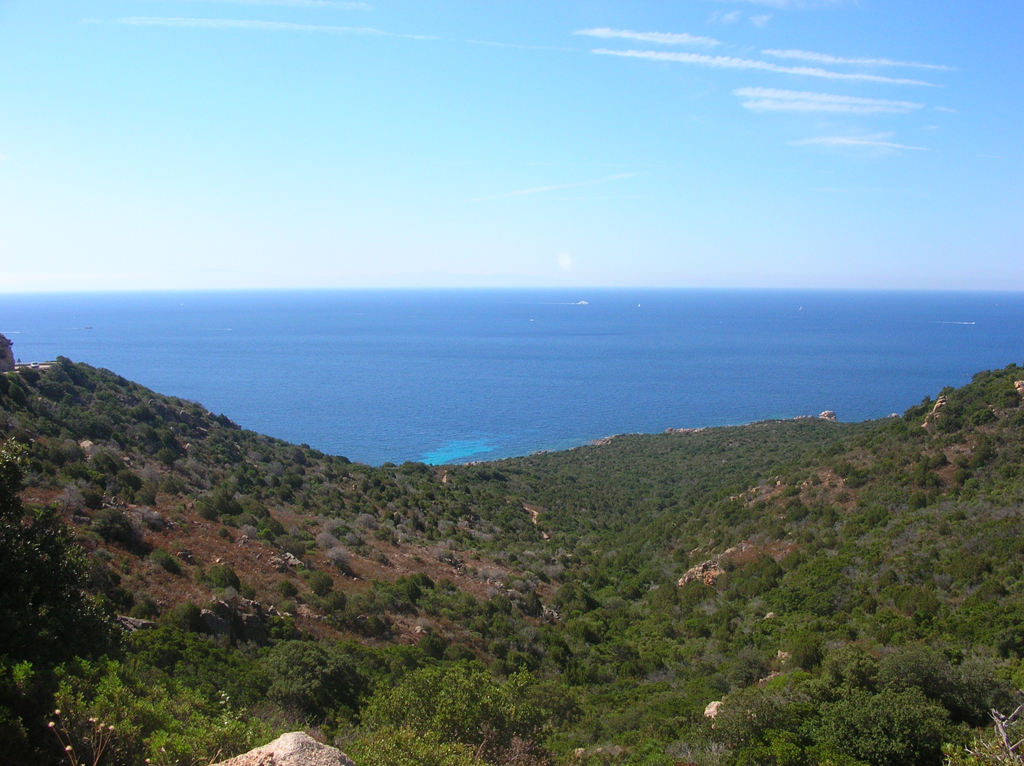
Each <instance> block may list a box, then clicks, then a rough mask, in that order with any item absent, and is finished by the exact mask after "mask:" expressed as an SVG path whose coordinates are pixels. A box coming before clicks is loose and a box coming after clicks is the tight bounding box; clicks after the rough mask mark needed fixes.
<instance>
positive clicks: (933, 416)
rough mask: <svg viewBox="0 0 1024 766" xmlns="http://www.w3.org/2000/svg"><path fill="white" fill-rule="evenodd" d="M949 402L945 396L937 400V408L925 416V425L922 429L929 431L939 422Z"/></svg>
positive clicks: (922, 425)
mask: <svg viewBox="0 0 1024 766" xmlns="http://www.w3.org/2000/svg"><path fill="white" fill-rule="evenodd" d="M947 401H948V399H946V397H945V396H940V397H939V398H938V399H936V400H935V406H934V407H932V411H931V412H929V413H928V414H927V415H926V416H925V419H924V423H922V424H921V428H924V429H925V430H927V429H928V427H929V426H931V425H933V424H934V423H935V421H936V420H938V417H939V415H940V414H941V413H942V409H943V407H945V406H946V402H947Z"/></svg>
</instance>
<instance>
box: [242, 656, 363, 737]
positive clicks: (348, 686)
mask: <svg viewBox="0 0 1024 766" xmlns="http://www.w3.org/2000/svg"><path fill="white" fill-rule="evenodd" d="M260 671H261V673H262V674H263V675H264V677H265V678H266V679H267V681H268V686H267V697H268V698H269V699H270V700H271V701H273V702H275V703H277V704H279V705H281V706H282V707H284V708H285V709H288V710H291V711H294V712H297V713H299V714H301V715H302V716H304V717H305V718H306V720H309V721H323V720H325V719H328V718H330V719H332V720H336V721H343V720H347V719H349V718H351V716H352V715H353V713H354V712H355V711H356V710H357V709H358V707H359V699H360V697H361V696H362V695H363V694H364V693H365V691H366V686H367V681H366V679H365V678H364V677H363V676H362V675H361V674H360V673H359V672H358V671H357V669H356V663H355V662H354V661H353V658H352V655H351V653H350V651H349V650H348V649H346V648H344V647H343V646H341V645H338V644H333V645H332V644H318V643H312V642H308V641H282V642H280V643H279V644H277V645H276V646H274V647H273V648H272V649H270V650H269V651H268V652H267V653H266V654H265V655H264V656H263V657H262V659H261V660H260Z"/></svg>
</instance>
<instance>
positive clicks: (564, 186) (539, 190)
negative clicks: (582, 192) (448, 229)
mask: <svg viewBox="0 0 1024 766" xmlns="http://www.w3.org/2000/svg"><path fill="white" fill-rule="evenodd" d="M636 175H637V174H636V173H616V174H615V175H613V176H605V177H604V178H593V179H590V180H589V181H577V182H576V183H571V184H556V185H554V186H534V187H533V188H530V189H520V190H519V191H514V192H508V193H507V194H495V195H494V196H491V197H476V198H474V199H471V200H468V201H469V202H484V201H485V200H492V199H507V198H508V197H523V196H525V195H527V194H541V193H543V192H549V191H556V190H558V189H575V188H576V187H578V186H592V185H593V184H603V183H606V182H608V181H620V180H622V179H623V178H633V177H635V176H636Z"/></svg>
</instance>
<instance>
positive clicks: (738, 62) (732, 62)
mask: <svg viewBox="0 0 1024 766" xmlns="http://www.w3.org/2000/svg"><path fill="white" fill-rule="evenodd" d="M591 52H592V53H596V54H599V55H602V56H624V57H627V58H638V59H653V60H654V61H675V62H678V63H680V64H697V65H699V66H707V67H716V68H720V69H759V70H761V71H765V72H780V73H783V74H797V75H804V76H806V77H821V78H824V79H827V80H859V81H863V82H884V83H889V84H891V85H925V86H928V87H931V88H937V87H939V86H937V85H935V83H930V82H924V81H923V80H909V79H906V78H898V77H883V76H881V75H875V74H861V73H847V72H832V71H830V70H827V69H818V68H816V67H790V66H779V65H778V64H772V63H770V62H768V61H755V60H753V59H741V58H735V57H733V56H708V55H707V54H704V53H667V52H663V51H636V50H627V51H613V50H609V49H607V48H597V49H596V50H593V51H591Z"/></svg>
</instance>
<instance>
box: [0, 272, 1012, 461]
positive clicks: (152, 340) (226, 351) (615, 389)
mask: <svg viewBox="0 0 1024 766" xmlns="http://www.w3.org/2000/svg"><path fill="white" fill-rule="evenodd" d="M580 301H585V304H580V303H579V302H580ZM87 328H88V329H87ZM0 332H2V333H4V334H7V335H8V337H10V338H11V339H12V340H13V341H14V344H15V345H14V350H15V353H16V355H17V356H18V357H19V358H21V359H23V360H25V361H29V360H37V361H38V360H45V359H49V358H53V357H54V356H56V355H58V354H63V355H64V356H68V357H70V358H72V359H74V360H76V361H84V362H88V363H90V364H94V365H97V366H100V367H107V368H109V369H111V370H114V371H116V372H117V373H119V374H121V375H123V376H125V377H127V378H131V379H133V380H136V381H138V382H140V383H142V384H144V385H147V386H149V387H151V388H154V389H156V390H158V391H161V392H163V393H167V394H174V395H178V396H183V397H186V398H189V399H193V400H197V401H199V402H202V403H203V404H204V405H205V406H207V407H209V408H210V409H212V410H214V411H215V412H223V413H224V414H226V415H228V416H229V417H230V418H231V419H233V420H235V421H236V422H238V423H240V424H241V425H243V426H245V427H246V428H251V429H254V430H257V431H261V432H264V433H268V434H271V435H273V436H277V437H280V438H283V439H288V440H290V441H294V442H299V443H307V444H310V445H312V446H314V447H317V448H318V449H321V450H324V451H326V452H330V453H334V454H342V455H346V456H348V457H350V458H352V459H354V460H361V461H365V462H370V463H381V462H385V461H391V462H402V461H404V460H426V461H429V462H432V463H448V462H464V461H468V460H483V459H492V458H497V457H503V456H508V455H517V454H525V453H529V452H532V451H535V450H542V449H547V450H552V449H564V448H567V447H571V446H575V445H578V444H582V443H585V442H587V441H589V440H592V439H596V438H600V437H602V436H607V435H610V434H614V433H624V432H658V431H663V430H664V429H665V428H668V427H674V428H679V427H699V426H714V425H727V424H735V423H744V422H750V421H754V420H762V419H766V418H785V417H794V416H796V415H801V414H817V413H819V412H821V411H822V410H826V409H830V410H835V411H836V412H837V413H838V415H839V418H840V419H841V420H861V419H865V418H873V417H884V416H885V415H888V414H889V413H891V412H895V411H902V410H903V409H905V408H906V407H907V406H909V405H911V404H913V403H916V402H918V401H920V400H921V399H922V398H923V397H924V396H925V395H932V396H934V395H935V394H936V393H937V392H938V391H939V390H940V389H941V388H942V387H943V386H945V385H960V384H963V383H965V382H966V381H967V380H969V379H970V376H971V374H973V373H974V372H977V371H978V370H981V369H986V368H992V367H1002V366H1005V365H1006V364H1009V363H1010V362H1018V363H1020V362H1021V360H1022V358H1024V294H1019V293H1006V294H1002V293H899V292H838V291H837V292H825V291H738V290H736V291H726V290H720V291H714V290H706V291H698V290H592V289H580V290H462V291H335V292H230V293H216V292H207V293H201V292H194V293H156V294H139V293H136V294H106V295H61V296H58V295H36V296H25V295H0Z"/></svg>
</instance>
